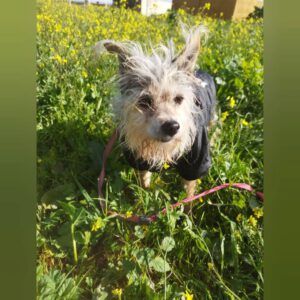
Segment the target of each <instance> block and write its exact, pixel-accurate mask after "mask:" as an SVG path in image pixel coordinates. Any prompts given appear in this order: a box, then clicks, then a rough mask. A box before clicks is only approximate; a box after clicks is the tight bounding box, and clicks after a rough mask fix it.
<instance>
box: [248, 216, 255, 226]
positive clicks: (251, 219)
mask: <svg viewBox="0 0 300 300" xmlns="http://www.w3.org/2000/svg"><path fill="white" fill-rule="evenodd" d="M248 223H249V224H250V225H251V226H252V227H255V226H256V224H257V220H256V219H255V218H254V217H253V216H250V217H249V219H248Z"/></svg>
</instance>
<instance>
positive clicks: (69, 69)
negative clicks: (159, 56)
mask: <svg viewBox="0 0 300 300" xmlns="http://www.w3.org/2000/svg"><path fill="white" fill-rule="evenodd" d="M37 19H38V22H37V136H38V162H37V164H38V207H37V247H38V259H37V298H38V299H48V300H50V299H99V300H100V299H191V297H192V295H193V297H194V299H262V298H263V261H262V260H263V227H262V225H263V206H262V203H261V202H259V201H258V200H257V199H256V198H255V196H254V195H252V194H250V193H248V192H245V191H239V190H236V189H233V188H229V189H227V190H223V191H219V192H218V193H216V194H213V195H210V196H207V197H204V198H203V199H202V200H200V201H198V202H197V203H196V204H195V206H194V209H193V214H192V215H186V214H185V213H184V212H183V211H182V209H176V210H174V211H171V210H168V213H167V214H166V216H160V217H159V218H158V220H157V222H155V223H153V224H152V225H150V226H145V225H135V224H131V223H126V222H122V221H120V220H118V219H116V218H111V217H109V216H107V215H105V214H103V213H102V212H101V211H100V209H99V205H98V201H97V176H98V173H99V171H100V168H101V153H102V152H103V149H104V146H105V144H106V142H107V141H108V139H109V137H110V135H111V133H112V131H113V129H114V127H115V124H114V122H113V118H112V115H111V109H110V103H111V98H112V97H113V95H114V93H115V92H116V87H115V85H114V84H113V83H112V81H111V77H112V76H113V75H115V74H116V72H117V69H118V65H117V59H116V57H114V56H112V55H103V56H101V57H100V58H99V59H98V60H96V61H95V60H93V59H92V56H91V48H92V46H93V45H94V44H95V43H96V42H97V41H98V40H100V39H108V38H111V39H115V40H138V41H141V42H143V43H146V44H149V41H151V42H152V43H153V44H157V43H159V42H162V41H165V40H166V38H167V37H172V38H173V39H174V42H175V44H176V45H177V46H178V48H181V47H182V46H183V41H182V40H181V39H180V35H179V31H180V30H179V26H178V20H179V19H180V20H182V21H184V22H186V23H188V24H190V25H193V24H199V23H204V24H205V25H206V26H207V27H208V29H209V31H210V35H209V38H208V40H207V41H206V43H205V45H204V46H203V48H202V52H201V55H200V57H199V61H198V64H199V66H200V67H201V68H202V69H204V70H206V71H208V72H209V73H210V74H212V75H213V76H214V78H215V81H216V83H217V90H218V110H219V113H220V118H221V119H222V120H223V122H222V123H223V124H222V125H221V127H220V129H221V134H220V136H219V138H218V140H217V142H216V144H215V146H214V148H213V149H212V158H213V165H212V168H211V170H210V172H209V174H208V175H207V176H206V177H204V178H202V179H201V181H200V180H199V182H198V187H197V191H199V192H200V191H203V190H205V189H208V188H211V187H213V186H216V185H218V184H222V183H225V182H245V183H249V184H251V185H253V186H254V187H256V188H257V189H258V190H262V189H263V153H262V144H263V134H262V129H263V111H262V110H263V67H262V52H263V40H262V38H263V37H262V21H261V20H260V19H248V20H244V21H239V22H229V21H223V20H217V19H212V18H209V17H204V16H202V15H200V14H199V15H195V16H190V15H188V14H186V13H185V12H184V11H182V10H179V11H178V12H170V13H167V14H164V15H160V16H153V17H149V18H146V17H144V16H141V15H140V14H138V13H137V12H135V11H132V10H125V9H124V8H122V7H121V8H105V7H94V6H76V5H68V4H66V3H58V2H55V1H45V0H43V1H39V2H38V17H37ZM107 174H108V177H107V183H106V191H107V195H108V199H109V206H110V209H112V210H115V211H118V212H122V213H125V214H126V213H127V214H131V213H132V212H134V213H138V214H142V215H144V214H145V215H147V214H151V213H154V212H157V211H159V210H160V209H162V208H163V207H165V206H168V205H169V204H170V203H174V202H176V201H178V200H181V199H183V198H184V197H185V194H184V192H183V190H182V188H181V185H180V178H179V177H178V175H177V174H176V172H175V171H174V170H173V169H171V168H167V169H164V170H163V171H162V172H161V173H160V174H155V175H154V177H153V181H152V185H151V188H150V189H149V190H144V189H142V188H141V187H140V186H139V185H138V182H137V176H136V173H135V171H134V170H132V169H130V168H129V166H128V164H127V163H126V161H125V159H124V157H123V154H122V149H121V147H120V146H117V147H115V149H114V151H113V153H112V155H111V157H110V158H109V163H108V167H107Z"/></svg>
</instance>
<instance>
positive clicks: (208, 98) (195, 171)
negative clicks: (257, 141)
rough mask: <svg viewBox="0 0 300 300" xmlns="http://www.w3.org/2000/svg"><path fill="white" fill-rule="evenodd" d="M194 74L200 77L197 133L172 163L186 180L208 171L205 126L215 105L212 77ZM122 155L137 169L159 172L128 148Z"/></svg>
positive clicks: (208, 161)
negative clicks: (187, 148)
mask: <svg viewBox="0 0 300 300" xmlns="http://www.w3.org/2000/svg"><path fill="white" fill-rule="evenodd" d="M195 76H196V77H197V78H199V79H201V81H202V82H201V84H200V85H197V86H195V95H196V104H197V106H198V108H199V110H201V111H202V113H199V114H195V116H194V117H195V123H196V126H197V134H196V137H195V140H194V143H193V145H192V148H191V150H190V151H188V152H187V153H185V154H184V155H182V156H181V157H179V158H178V159H177V161H176V162H175V163H174V164H172V166H173V167H175V168H176V169H177V171H178V173H179V174H180V176H181V177H182V178H184V179H186V180H195V179H198V178H201V177H202V176H204V175H206V174H207V173H208V170H209V168H210V166H211V157H210V145H209V139H208V131H207V126H208V124H209V122H210V121H211V119H212V117H213V114H214V109H215V105H216V88H215V83H214V80H213V78H212V77H211V76H210V75H209V74H207V73H205V72H203V71H201V70H198V71H197V72H196V73H195ZM124 155H125V158H126V159H127V161H128V163H129V164H130V166H131V167H133V168H134V169H137V170H139V171H146V170H148V171H151V172H159V171H160V169H159V168H156V167H150V166H149V164H148V162H147V161H145V160H143V159H141V158H136V156H135V155H134V153H132V151H130V149H128V148H126V147H125V148H124Z"/></svg>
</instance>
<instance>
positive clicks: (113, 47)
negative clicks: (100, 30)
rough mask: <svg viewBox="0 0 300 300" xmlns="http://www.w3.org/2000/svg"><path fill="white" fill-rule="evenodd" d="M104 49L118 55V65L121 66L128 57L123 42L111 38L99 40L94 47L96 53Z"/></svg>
mask: <svg viewBox="0 0 300 300" xmlns="http://www.w3.org/2000/svg"><path fill="white" fill-rule="evenodd" d="M104 49H106V50H107V51H108V52H110V53H116V54H117V55H118V58H119V62H120V66H123V64H124V63H125V62H126V60H127V58H128V57H129V53H128V51H127V49H126V46H125V44H124V43H120V42H116V41H113V40H102V41H99V42H98V43H97V44H96V45H95V47H94V50H95V53H96V55H99V54H100V53H102V52H103V50H104Z"/></svg>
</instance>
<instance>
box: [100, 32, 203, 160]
mask: <svg viewBox="0 0 300 300" xmlns="http://www.w3.org/2000/svg"><path fill="white" fill-rule="evenodd" d="M202 29H203V28H202V27H197V28H194V29H192V30H190V31H189V32H188V33H186V35H185V40H186V43H185V47H184V49H183V50H182V51H181V52H180V53H179V54H177V55H176V54H175V52H174V47H173V44H172V42H169V46H168V47H166V46H163V45H160V46H159V47H158V48H156V49H152V53H151V54H150V55H147V54H146V53H145V51H144V49H143V48H142V47H141V45H140V44H138V43H133V42H122V43H121V42H116V41H111V40H105V41H100V42H99V43H98V46H97V47H99V46H101V47H103V46H104V47H105V48H106V50H107V51H109V52H112V53H116V54H117V55H118V57H119V66H120V68H119V77H118V83H119V88H120V95H119V96H118V97H117V101H115V103H114V108H115V112H116V115H117V118H118V121H119V123H120V124H119V127H120V130H121V134H122V135H123V136H124V140H125V142H126V144H127V147H128V148H130V149H131V150H133V151H134V152H135V153H136V155H137V156H138V157H141V158H143V159H145V160H147V161H148V162H149V163H150V164H152V165H162V164H163V163H164V162H165V161H169V162H171V161H173V160H174V159H176V158H177V157H179V156H181V155H182V154H183V153H184V152H185V151H186V150H187V149H188V148H189V147H191V145H192V143H193V140H194V137H195V132H196V128H195V122H194V119H195V118H194V117H193V115H194V114H196V113H199V109H198V108H197V106H196V104H195V84H197V81H199V79H197V78H196V77H195V76H194V74H193V71H194V68H195V65H196V61H197V57H198V53H199V48H200V38H201V33H202V32H203V30H202ZM198 84H199V82H198Z"/></svg>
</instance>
